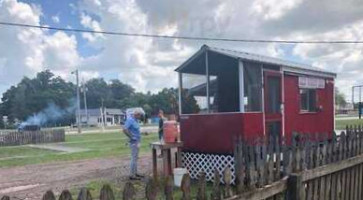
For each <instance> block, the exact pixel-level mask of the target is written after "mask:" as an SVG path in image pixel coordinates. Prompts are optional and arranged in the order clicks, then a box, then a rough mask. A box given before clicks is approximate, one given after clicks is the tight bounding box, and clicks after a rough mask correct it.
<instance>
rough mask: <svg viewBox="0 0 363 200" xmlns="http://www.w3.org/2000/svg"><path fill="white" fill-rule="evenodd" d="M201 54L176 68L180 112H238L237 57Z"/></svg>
mask: <svg viewBox="0 0 363 200" xmlns="http://www.w3.org/2000/svg"><path fill="white" fill-rule="evenodd" d="M205 56H206V55H205ZM205 56H201V58H204V59H200V58H199V59H196V60H195V61H194V63H191V64H190V65H189V66H187V67H186V68H184V69H183V70H181V71H180V73H181V75H180V78H181V81H180V82H181V86H180V87H181V88H182V90H181V108H182V114H206V113H228V112H240V98H239V71H238V70H239V69H238V61H237V60H235V59H232V58H229V57H225V56H222V55H219V54H217V53H213V52H209V53H208V56H206V57H205ZM206 58H208V59H206ZM206 60H208V64H207V65H206Z"/></svg>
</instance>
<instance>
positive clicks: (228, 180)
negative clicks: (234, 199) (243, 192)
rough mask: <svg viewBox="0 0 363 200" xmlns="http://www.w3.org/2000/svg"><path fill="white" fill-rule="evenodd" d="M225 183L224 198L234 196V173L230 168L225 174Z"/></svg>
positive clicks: (226, 169) (225, 170)
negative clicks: (232, 185)
mask: <svg viewBox="0 0 363 200" xmlns="http://www.w3.org/2000/svg"><path fill="white" fill-rule="evenodd" d="M223 181H224V184H225V186H224V195H223V196H224V198H228V197H231V196H232V195H233V193H232V188H231V184H232V172H231V169H230V168H229V167H226V168H225V169H224V172H223Z"/></svg>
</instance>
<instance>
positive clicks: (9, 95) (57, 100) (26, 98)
mask: <svg viewBox="0 0 363 200" xmlns="http://www.w3.org/2000/svg"><path fill="white" fill-rule="evenodd" d="M74 88H75V87H74V85H73V84H72V83H69V82H66V81H64V80H63V79H62V78H60V77H55V76H54V74H53V73H52V72H50V71H49V70H45V71H42V72H39V73H38V74H37V75H36V77H35V78H33V79H29V78H27V77H24V78H23V79H22V80H21V81H20V83H18V84H17V85H16V86H12V87H10V88H9V89H8V90H7V91H6V92H5V93H4V94H3V97H2V99H1V100H2V103H1V105H0V110H1V115H3V116H5V115H6V116H8V117H9V121H10V122H13V121H14V120H15V119H19V120H26V119H27V118H28V117H29V116H31V115H33V114H35V113H38V112H40V111H42V110H43V109H45V108H46V107H47V106H48V105H49V104H50V103H53V104H55V105H56V106H58V107H60V108H67V107H70V106H71V104H72V102H70V99H71V98H73V96H74V91H75V90H74Z"/></svg>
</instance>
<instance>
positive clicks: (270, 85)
mask: <svg viewBox="0 0 363 200" xmlns="http://www.w3.org/2000/svg"><path fill="white" fill-rule="evenodd" d="M266 84H267V90H268V91H267V99H266V101H267V104H268V106H267V113H280V109H281V82H280V77H268V78H267V83H266Z"/></svg>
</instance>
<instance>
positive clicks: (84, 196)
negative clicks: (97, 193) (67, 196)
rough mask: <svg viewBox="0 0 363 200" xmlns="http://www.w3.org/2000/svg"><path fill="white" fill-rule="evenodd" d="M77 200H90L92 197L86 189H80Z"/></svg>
mask: <svg viewBox="0 0 363 200" xmlns="http://www.w3.org/2000/svg"><path fill="white" fill-rule="evenodd" d="M77 200H92V195H91V193H90V192H89V190H88V189H87V188H82V189H81V191H80V192H79V195H78V198H77Z"/></svg>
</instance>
